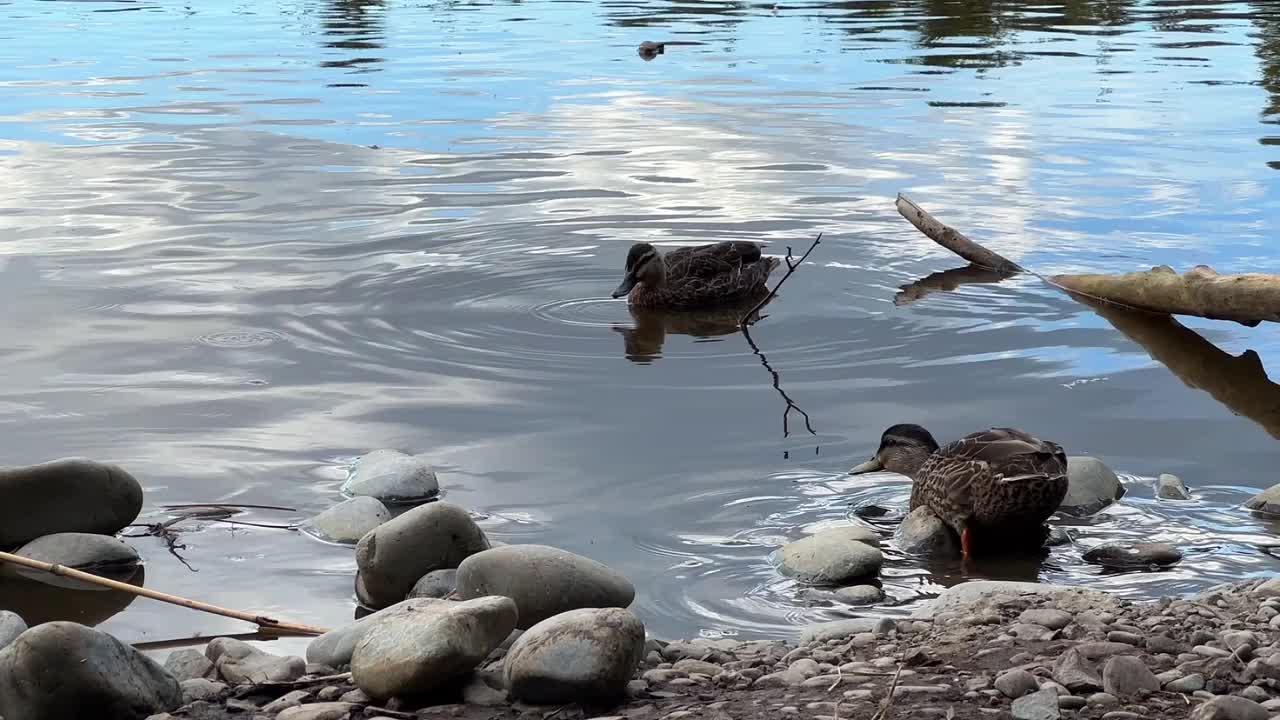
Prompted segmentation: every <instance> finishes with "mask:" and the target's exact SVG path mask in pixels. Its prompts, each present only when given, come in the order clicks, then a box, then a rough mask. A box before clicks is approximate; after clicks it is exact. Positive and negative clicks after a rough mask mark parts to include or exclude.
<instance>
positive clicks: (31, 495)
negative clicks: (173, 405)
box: [0, 458, 142, 548]
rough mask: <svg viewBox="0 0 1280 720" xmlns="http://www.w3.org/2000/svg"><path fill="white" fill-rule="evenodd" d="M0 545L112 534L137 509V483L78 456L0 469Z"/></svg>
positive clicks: (114, 468) (139, 504) (112, 468)
mask: <svg viewBox="0 0 1280 720" xmlns="http://www.w3.org/2000/svg"><path fill="white" fill-rule="evenodd" d="M0 497H3V498H4V499H5V502H4V504H3V505H0V547H5V548H10V547H17V546H19V545H23V544H25V543H28V542H31V541H32V540H35V539H36V538H39V537H42V536H45V535H50V534H53V533H67V532H78V533H92V534H95V535H103V536H109V535H115V534H116V533H117V532H119V531H120V530H122V529H124V527H125V526H126V525H128V524H129V523H131V522H133V521H134V520H136V519H137V517H138V513H139V512H141V511H142V485H141V484H139V483H138V481H137V480H136V479H135V478H134V477H133V476H132V475H130V474H129V473H127V472H125V471H124V469H123V468H121V467H119V466H117V465H108V464H103V463H99V462H94V461H92V460H85V459H83V458H66V459H62V460H54V461H52V462H47V463H42V464H39V465H26V466H21V467H12V468H5V469H0Z"/></svg>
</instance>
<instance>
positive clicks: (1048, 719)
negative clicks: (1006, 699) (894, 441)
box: [1011, 690, 1061, 720]
mask: <svg viewBox="0 0 1280 720" xmlns="http://www.w3.org/2000/svg"><path fill="white" fill-rule="evenodd" d="M1011 711H1012V713H1013V717H1014V718H1015V720H1057V718H1059V717H1061V714H1060V713H1059V712H1058V693H1056V692H1054V691H1053V690H1038V691H1036V692H1033V693H1030V694H1028V695H1024V696H1022V697H1019V698H1018V699H1016V700H1014V701H1013V707H1012V708H1011Z"/></svg>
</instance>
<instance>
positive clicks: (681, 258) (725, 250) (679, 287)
mask: <svg viewBox="0 0 1280 720" xmlns="http://www.w3.org/2000/svg"><path fill="white" fill-rule="evenodd" d="M663 257H664V259H665V261H666V264H667V268H666V269H667V281H666V286H665V287H664V288H663V289H662V290H661V291H659V293H658V294H656V295H655V296H654V297H653V298H651V299H648V300H649V302H650V303H651V304H653V305H656V306H661V307H668V308H672V309H682V308H698V307H707V306H714V305H718V304H729V303H734V302H739V301H743V300H747V299H749V298H753V297H762V296H763V295H764V293H766V292H768V290H767V286H766V281H767V280H768V279H769V274H770V273H771V272H773V269H774V268H776V267H777V266H778V263H779V261H778V259H777V258H766V257H764V256H763V255H761V252H760V246H759V245H757V244H756V243H750V242H741V241H727V242H719V243H715V244H713V245H702V246H699V247H683V248H677V249H676V250H672V251H671V252H669V253H666V254H665V255H664V256H663Z"/></svg>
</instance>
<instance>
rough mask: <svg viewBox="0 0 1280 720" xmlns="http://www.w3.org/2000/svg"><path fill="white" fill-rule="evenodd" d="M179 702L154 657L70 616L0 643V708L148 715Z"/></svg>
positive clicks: (66, 715) (28, 717) (51, 718)
mask: <svg viewBox="0 0 1280 720" xmlns="http://www.w3.org/2000/svg"><path fill="white" fill-rule="evenodd" d="M181 704H182V689H181V687H180V686H179V685H178V681H177V680H175V679H174V677H173V676H172V675H170V674H169V673H168V672H166V671H165V669H164V668H162V667H160V666H159V665H158V664H156V663H155V661H153V660H151V659H150V658H148V657H146V656H145V655H143V654H142V653H140V652H138V651H137V650H134V649H133V648H132V647H130V646H128V645H126V644H124V643H122V642H120V641H119V640H117V639H115V638H114V637H112V636H110V635H108V634H106V633H104V632H102V631H100V630H95V629H93V628H89V627H85V626H84V625H79V624H76V623H73V622H65V621H59V622H51V623H45V624H44V625H38V626H36V627H34V628H31V629H30V630H27V631H26V632H24V633H22V634H21V635H19V636H18V638H17V639H16V640H14V641H13V642H12V643H11V644H10V645H9V646H8V647H6V648H5V649H4V650H0V715H3V716H4V717H7V718H21V719H22V720H79V719H80V718H83V717H86V715H85V712H86V708H90V709H91V712H90V713H89V714H90V715H92V716H93V717H101V718H139V719H141V718H145V717H148V716H150V715H154V714H157V713H162V712H167V711H169V710H173V709H175V708H177V707H178V706H179V705H181Z"/></svg>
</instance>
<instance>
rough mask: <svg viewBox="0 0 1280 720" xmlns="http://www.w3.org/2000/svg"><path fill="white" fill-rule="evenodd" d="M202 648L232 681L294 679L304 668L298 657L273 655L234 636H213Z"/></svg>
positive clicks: (219, 671)
mask: <svg viewBox="0 0 1280 720" xmlns="http://www.w3.org/2000/svg"><path fill="white" fill-rule="evenodd" d="M204 652H205V657H207V658H209V660H210V661H211V662H212V663H213V667H214V669H215V670H216V671H217V673H218V676H219V677H221V678H222V679H223V680H226V681H227V682H228V683H231V684H232V685H240V684H243V683H262V682H285V681H289V680H297V679H298V678H300V677H302V675H303V674H304V673H305V672H306V670H307V663H306V661H305V660H303V659H302V658H300V657H297V656H294V655H290V656H287V657H281V656H279V655H272V654H270V653H266V652H263V651H261V650H259V649H258V648H256V647H254V646H252V645H250V644H249V643H247V642H244V641H243V640H236V639H234V638H226V637H220V638H214V639H213V640H211V641H210V642H209V645H208V646H207V647H205V650H204Z"/></svg>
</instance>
